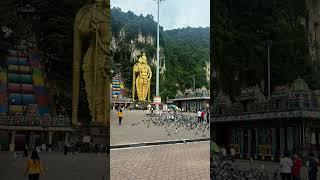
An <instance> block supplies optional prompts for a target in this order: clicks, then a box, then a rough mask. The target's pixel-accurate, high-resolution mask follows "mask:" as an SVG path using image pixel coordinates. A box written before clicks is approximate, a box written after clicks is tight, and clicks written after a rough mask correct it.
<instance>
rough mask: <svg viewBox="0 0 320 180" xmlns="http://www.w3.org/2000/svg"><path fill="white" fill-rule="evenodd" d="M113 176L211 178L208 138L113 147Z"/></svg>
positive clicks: (131, 179)
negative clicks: (121, 147)
mask: <svg viewBox="0 0 320 180" xmlns="http://www.w3.org/2000/svg"><path fill="white" fill-rule="evenodd" d="M110 161H111V172H110V173H111V179H112V180H139V179H140V180H166V179H172V180H189V179H190V180H200V179H201V180H202V179H203V180H208V179H209V176H210V173H209V164H210V152H209V142H208V141H207V142H193V143H187V144H171V145H159V146H149V147H138V148H127V149H114V150H111V160H110Z"/></svg>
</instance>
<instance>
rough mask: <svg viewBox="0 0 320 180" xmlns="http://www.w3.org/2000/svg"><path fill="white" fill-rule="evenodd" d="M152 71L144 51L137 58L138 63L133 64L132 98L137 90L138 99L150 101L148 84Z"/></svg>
mask: <svg viewBox="0 0 320 180" xmlns="http://www.w3.org/2000/svg"><path fill="white" fill-rule="evenodd" d="M151 77H152V72H151V68H150V66H149V65H148V64H147V57H146V55H145V53H143V54H142V56H141V57H140V58H139V59H138V63H136V64H135V65H134V66H133V81H132V82H133V87H132V98H133V100H135V93H136V91H137V95H138V100H139V101H142V102H143V101H146V100H147V98H148V101H150V84H151Z"/></svg>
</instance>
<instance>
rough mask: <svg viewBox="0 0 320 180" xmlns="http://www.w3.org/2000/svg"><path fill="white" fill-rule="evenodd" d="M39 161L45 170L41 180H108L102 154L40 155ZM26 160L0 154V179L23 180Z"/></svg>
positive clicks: (106, 163) (20, 156) (9, 154)
mask: <svg viewBox="0 0 320 180" xmlns="http://www.w3.org/2000/svg"><path fill="white" fill-rule="evenodd" d="M40 158H41V161H42V162H43V164H44V167H45V168H46V169H47V170H46V172H45V174H44V175H43V176H42V177H41V178H40V179H41V180H67V179H68V180H108V177H109V174H108V171H109V167H107V166H108V158H107V157H106V155H104V154H76V155H66V156H65V155H63V154H62V153H41V154H40ZM26 160H27V158H24V157H22V155H18V157H17V159H16V160H14V158H13V155H12V153H9V152H0V169H1V171H0V172H1V175H0V177H1V178H0V179H3V180H23V179H25V178H24V170H25V165H26Z"/></svg>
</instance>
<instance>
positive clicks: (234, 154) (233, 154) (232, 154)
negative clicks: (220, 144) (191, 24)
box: [230, 147, 236, 161]
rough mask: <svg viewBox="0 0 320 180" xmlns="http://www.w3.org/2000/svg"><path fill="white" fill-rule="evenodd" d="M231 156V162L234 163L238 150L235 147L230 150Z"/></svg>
mask: <svg viewBox="0 0 320 180" xmlns="http://www.w3.org/2000/svg"><path fill="white" fill-rule="evenodd" d="M230 155H231V160H232V161H234V159H235V157H236V150H235V149H234V148H233V147H231V148H230Z"/></svg>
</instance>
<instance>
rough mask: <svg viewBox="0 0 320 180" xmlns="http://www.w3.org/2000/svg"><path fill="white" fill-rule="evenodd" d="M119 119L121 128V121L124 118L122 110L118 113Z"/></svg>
mask: <svg viewBox="0 0 320 180" xmlns="http://www.w3.org/2000/svg"><path fill="white" fill-rule="evenodd" d="M118 118H119V125H120V126H121V120H122V118H123V112H122V109H120V111H118Z"/></svg>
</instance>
